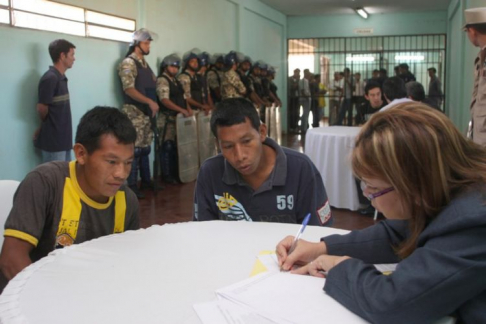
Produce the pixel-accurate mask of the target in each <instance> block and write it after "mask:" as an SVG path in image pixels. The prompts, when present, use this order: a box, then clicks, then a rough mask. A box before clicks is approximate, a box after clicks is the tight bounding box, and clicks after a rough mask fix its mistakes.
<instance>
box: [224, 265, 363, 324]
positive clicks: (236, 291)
mask: <svg viewBox="0 0 486 324" xmlns="http://www.w3.org/2000/svg"><path fill="white" fill-rule="evenodd" d="M324 282H325V279H322V278H317V277H311V276H302V275H294V274H290V273H284V272H266V273H263V274H260V275H257V276H254V277H252V278H249V279H247V280H244V281H241V282H239V283H236V284H234V285H231V286H228V287H225V288H222V289H219V290H217V291H216V293H217V294H218V295H219V296H221V297H224V298H227V299H228V300H230V301H233V302H235V303H238V304H241V305H245V306H247V307H250V308H252V309H254V310H255V311H257V312H258V313H260V314H262V315H263V316H265V317H266V318H270V319H272V320H274V321H276V322H278V323H288V322H290V323H309V324H312V323H322V321H324V320H325V321H326V322H328V323H367V322H366V321H365V320H363V319H362V318H360V317H359V316H357V315H355V314H353V313H351V312H350V311H349V310H347V309H346V308H344V307H343V306H342V305H341V304H339V303H338V302H336V301H335V300H334V299H333V298H331V297H329V296H328V295H327V294H326V293H325V292H324V291H323V290H322V288H323V286H324Z"/></svg>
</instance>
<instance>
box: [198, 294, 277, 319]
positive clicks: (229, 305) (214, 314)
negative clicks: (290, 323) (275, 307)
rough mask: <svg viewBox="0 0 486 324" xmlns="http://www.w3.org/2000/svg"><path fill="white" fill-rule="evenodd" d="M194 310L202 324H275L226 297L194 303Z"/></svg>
mask: <svg viewBox="0 0 486 324" xmlns="http://www.w3.org/2000/svg"><path fill="white" fill-rule="evenodd" d="M194 310H195V311H196V313H197V315H198V316H199V319H200V320H201V322H203V324H276V322H274V321H271V320H270V319H267V318H265V317H263V316H261V315H260V314H258V313H257V312H255V311H254V310H251V309H249V308H245V307H243V306H241V305H238V304H235V303H233V302H231V301H229V300H227V299H220V300H214V301H212V302H208V303H200V304H195V305H194Z"/></svg>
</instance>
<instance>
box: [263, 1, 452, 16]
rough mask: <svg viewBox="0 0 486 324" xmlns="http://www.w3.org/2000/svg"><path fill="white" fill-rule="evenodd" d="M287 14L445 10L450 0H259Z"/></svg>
mask: <svg viewBox="0 0 486 324" xmlns="http://www.w3.org/2000/svg"><path fill="white" fill-rule="evenodd" d="M260 1H261V2H263V3H265V4H267V5H268V6H270V7H272V8H274V9H276V10H278V11H280V12H282V13H283V14H285V15H287V16H306V15H326V14H354V13H355V12H354V8H358V7H364V8H365V10H366V11H368V13H370V14H380V13H397V12H411V11H431V10H439V11H446V10H447V8H448V6H449V3H450V1H451V0H260Z"/></svg>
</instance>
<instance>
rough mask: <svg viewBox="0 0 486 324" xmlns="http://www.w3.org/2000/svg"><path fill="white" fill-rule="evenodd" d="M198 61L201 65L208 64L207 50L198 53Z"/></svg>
mask: <svg viewBox="0 0 486 324" xmlns="http://www.w3.org/2000/svg"><path fill="white" fill-rule="evenodd" d="M199 63H200V65H201V66H206V65H209V53H208V52H202V53H201V54H199Z"/></svg>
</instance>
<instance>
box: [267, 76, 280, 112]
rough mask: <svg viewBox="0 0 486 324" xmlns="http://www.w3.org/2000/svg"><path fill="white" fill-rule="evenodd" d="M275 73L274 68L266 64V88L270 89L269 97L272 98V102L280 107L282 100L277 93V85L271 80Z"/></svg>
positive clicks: (273, 78)
mask: <svg viewBox="0 0 486 324" xmlns="http://www.w3.org/2000/svg"><path fill="white" fill-rule="evenodd" d="M275 74H276V71H275V68H274V67H273V66H268V69H267V78H266V79H267V80H268V88H269V90H270V97H272V98H273V100H274V103H275V104H276V105H277V107H282V100H280V98H279V96H278V94H277V91H278V87H277V85H275V82H273V80H275Z"/></svg>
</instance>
